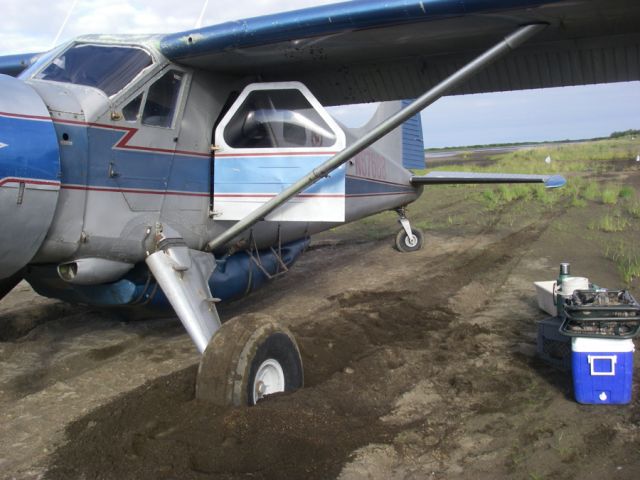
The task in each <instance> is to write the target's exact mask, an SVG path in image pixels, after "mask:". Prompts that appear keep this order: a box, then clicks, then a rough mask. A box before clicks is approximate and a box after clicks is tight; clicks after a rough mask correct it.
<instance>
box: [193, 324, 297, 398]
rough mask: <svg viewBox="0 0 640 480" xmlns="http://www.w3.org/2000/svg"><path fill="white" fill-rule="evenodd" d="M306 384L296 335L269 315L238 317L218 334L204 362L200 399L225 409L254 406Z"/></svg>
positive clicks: (200, 372)
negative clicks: (227, 407)
mask: <svg viewBox="0 0 640 480" xmlns="http://www.w3.org/2000/svg"><path fill="white" fill-rule="evenodd" d="M303 383H304V375H303V370H302V359H301V358H300V351H299V350H298V346H297V345H296V342H295V339H294V338H293V335H292V334H291V332H290V331H289V330H288V329H286V328H284V327H282V326H281V325H279V324H278V323H277V322H275V321H274V320H272V319H271V318H270V317H269V316H267V315H260V314H250V315H242V316H240V317H237V318H234V319H232V320H230V321H228V322H227V323H225V324H223V325H222V327H220V329H219V330H218V331H217V332H216V333H215V334H214V335H213V338H212V339H211V341H210V342H209V345H208V346H207V349H206V350H205V352H204V354H203V356H202V359H201V361H200V367H199V368H198V376H197V380H196V398H198V399H200V400H207V401H210V402H213V403H215V404H217V405H220V406H241V405H255V404H256V403H257V402H258V401H260V400H261V399H262V398H264V397H266V396H267V395H271V394H274V393H279V392H291V391H293V390H297V389H298V388H301V387H302V385H303Z"/></svg>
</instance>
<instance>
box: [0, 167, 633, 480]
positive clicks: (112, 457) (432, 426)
mask: <svg viewBox="0 0 640 480" xmlns="http://www.w3.org/2000/svg"><path fill="white" fill-rule="evenodd" d="M618 175H622V176H623V177H624V180H625V181H629V182H631V183H632V184H635V185H637V184H638V179H639V175H638V172H637V171H627V172H623V173H619V174H618ZM463 191H464V190H456V189H447V190H444V189H438V188H434V189H431V190H430V191H429V192H425V195H424V196H423V199H421V202H422V203H420V204H418V205H416V206H415V207H413V208H412V209H411V210H410V214H411V213H414V214H415V215H414V218H419V219H421V220H422V221H429V222H430V223H431V224H432V225H434V226H433V228H430V229H429V230H428V231H427V233H426V235H425V236H426V246H425V248H424V249H423V250H421V251H419V252H416V253H413V254H402V253H399V252H396V251H395V250H393V248H392V246H391V245H392V236H393V234H394V233H395V229H396V228H397V227H396V226H394V223H395V219H394V217H393V215H388V216H383V217H381V219H379V220H376V221H365V222H361V223H360V224H358V225H355V226H347V227H345V228H341V229H336V230H335V231H331V232H327V233H326V234H324V235H322V236H320V237H318V238H317V239H315V241H314V243H313V245H312V248H311V249H310V251H308V252H307V253H306V254H305V255H304V256H303V257H302V259H301V260H300V261H299V262H298V263H297V264H296V265H295V267H294V268H293V269H292V270H291V272H289V273H288V274H287V275H285V276H283V277H281V278H279V279H277V280H275V281H273V282H272V283H270V284H269V285H268V286H267V287H265V288H264V289H263V290H261V291H259V292H257V293H255V294H254V295H252V296H251V297H249V298H247V299H245V300H242V301H240V302H236V303H235V304H232V305H231V306H229V307H227V308H225V309H224V310H223V311H222V316H223V317H224V318H226V319H228V318H232V317H233V316H235V315H241V314H243V313H247V312H253V311H260V312H265V313H268V314H270V315H272V316H274V317H276V318H278V319H279V320H280V321H282V322H283V323H284V324H286V325H289V326H290V327H291V329H292V331H293V332H294V333H295V335H296V338H297V340H298V343H299V346H300V349H301V352H302V356H303V362H304V365H305V388H304V389H302V390H299V391H297V392H295V393H293V394H289V395H277V396H273V397H270V398H268V399H267V400H265V401H263V402H261V403H260V404H259V405H257V406H256V407H252V408H218V407H213V406H211V405H209V404H207V403H204V402H200V401H197V400H195V399H194V382H195V372H196V365H197V361H198V355H197V353H196V351H195V348H194V347H193V346H192V344H191V342H190V340H189V338H188V337H187V335H186V334H185V333H184V331H183V329H182V327H181V325H180V323H179V322H178V321H177V320H176V319H173V318H168V319H158V320H145V321H135V322H127V321H125V320H123V319H122V318H121V317H119V316H118V315H117V312H116V313H113V312H112V313H104V312H96V311H91V310H89V309H87V308H86V307H79V306H71V305H67V304H63V303H60V302H56V301H53V300H47V299H42V298H39V297H37V296H36V295H35V294H34V293H33V292H32V291H31V290H30V288H29V287H28V286H27V285H24V284H21V285H19V286H18V287H17V288H16V289H15V290H14V291H13V292H12V293H11V294H10V295H9V296H7V297H6V298H5V299H3V300H2V304H0V418H1V422H0V478H3V479H10V478H19V479H27V478H48V479H75V478H78V479H80V478H83V479H178V478H179V479H239V478H256V479H285V478H286V479H298V478H304V479H332V478H337V479H340V480H361V479H423V478H434V479H477V478H492V479H512V478H513V479H528V480H534V479H543V478H553V479H572V478H580V479H599V480H600V479H603V478H609V479H637V478H639V477H640V398H639V397H640V392H639V391H638V390H639V388H638V385H639V381H640V377H639V375H638V373H639V372H638V370H639V369H640V358H638V355H637V354H636V358H635V366H636V368H635V370H636V371H635V383H634V392H633V395H634V396H633V398H634V399H633V403H632V404H630V405H625V406H585V405H579V404H577V403H576V402H575V401H574V400H573V392H572V385H571V377H570V375H569V374H567V373H566V372H562V371H560V370H557V369H554V368H553V367H550V366H548V365H546V364H545V363H544V362H542V361H540V360H539V359H537V357H536V355H535V338H536V322H537V321H538V320H541V319H543V318H545V314H544V313H543V312H541V311H540V310H538V308H537V305H536V301H535V297H534V296H535V292H534V289H533V286H532V282H533V281H536V280H547V279H553V278H555V276H556V275H557V268H558V264H559V262H560V261H569V262H571V263H572V266H573V273H574V274H582V275H585V276H589V277H590V278H591V280H592V281H594V282H596V283H598V284H600V285H605V286H609V287H612V288H613V287H620V286H621V280H620V277H619V274H618V272H617V270H616V268H615V266H614V265H613V263H612V262H611V261H609V260H607V259H606V258H605V256H604V255H603V252H602V244H601V242H600V240H599V239H598V238H596V237H597V235H596V234H595V233H590V232H589V230H588V229H587V228H586V227H585V226H586V225H587V224H588V222H589V220H590V218H591V217H592V216H593V215H594V208H596V207H594V208H581V209H580V208H571V207H569V206H568V205H566V204H563V203H559V204H557V205H555V206H554V207H553V208H542V207H535V206H530V205H524V206H523V205H509V206H507V207H505V208H502V209H500V210H499V211H491V212H485V211H482V210H481V209H476V208H475V207H477V205H474V204H473V203H472V202H469V201H467V202H465V201H463V194H462V193H461V192H463ZM628 234H629V235H631V234H633V235H635V233H628ZM631 291H632V293H633V294H634V295H635V296H636V297H639V296H640V295H639V294H640V291H639V289H638V285H637V284H633V285H631Z"/></svg>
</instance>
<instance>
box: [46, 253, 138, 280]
mask: <svg viewBox="0 0 640 480" xmlns="http://www.w3.org/2000/svg"><path fill="white" fill-rule="evenodd" d="M133 266H134V265H133V264H132V263H125V262H117V261H115V260H105V259H104V258H81V259H79V260H74V261H73V262H66V263H61V264H60V265H58V276H59V277H60V278H61V279H62V280H64V281H65V282H68V283H73V284H74V285H99V284H102V283H109V282H115V281H116V280H120V278H122V277H123V276H124V275H125V274H126V273H127V272H128V271H129V270H131V269H132V268H133Z"/></svg>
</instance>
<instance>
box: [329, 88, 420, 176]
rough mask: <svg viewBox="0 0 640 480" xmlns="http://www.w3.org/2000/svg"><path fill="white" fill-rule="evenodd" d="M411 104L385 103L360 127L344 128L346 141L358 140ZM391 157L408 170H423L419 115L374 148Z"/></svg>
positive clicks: (390, 158) (400, 102) (377, 143)
mask: <svg viewBox="0 0 640 480" xmlns="http://www.w3.org/2000/svg"><path fill="white" fill-rule="evenodd" d="M410 103H411V100H399V101H393V102H382V103H380V105H379V106H378V109H377V110H376V112H375V113H374V114H373V116H372V117H371V119H370V120H369V121H368V122H367V123H366V125H364V126H362V127H359V128H347V127H344V126H342V127H343V129H344V131H345V134H346V136H347V143H351V142H353V141H355V139H356V138H360V137H361V136H362V135H364V134H365V133H367V132H369V131H370V130H371V129H372V128H374V127H375V126H377V125H378V124H380V123H381V122H382V121H384V120H386V119H387V118H389V117H390V116H391V115H394V114H395V113H397V112H398V111H400V110H401V109H402V108H404V107H406V106H407V105H408V104H410ZM369 148H373V149H374V150H377V151H378V152H379V153H380V154H382V155H383V156H384V157H385V158H387V159H388V160H391V161H393V162H394V163H397V164H399V165H402V166H403V167H404V168H406V169H422V168H424V167H425V164H424V141H423V138H422V121H421V119H420V114H417V115H415V116H413V117H411V118H410V119H409V120H407V121H406V122H404V123H403V124H402V126H401V127H399V128H397V129H395V130H394V131H393V132H391V133H389V134H388V135H386V136H385V137H383V138H381V139H380V140H378V141H377V142H376V143H374V144H373V145H372V146H371V147H369Z"/></svg>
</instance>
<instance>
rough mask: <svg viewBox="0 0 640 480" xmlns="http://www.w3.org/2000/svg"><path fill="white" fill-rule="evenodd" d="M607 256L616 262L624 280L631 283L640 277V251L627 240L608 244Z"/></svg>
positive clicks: (628, 283)
mask: <svg viewBox="0 0 640 480" xmlns="http://www.w3.org/2000/svg"><path fill="white" fill-rule="evenodd" d="M605 256H606V257H607V258H608V259H610V260H612V261H613V262H614V263H615V264H616V268H617V269H618V272H619V273H620V276H621V277H622V280H623V281H624V282H625V283H626V284H627V285H630V284H631V282H632V281H633V280H634V279H636V278H640V253H639V252H638V251H637V249H635V248H633V247H631V246H630V245H628V244H627V243H625V242H622V241H620V242H617V243H615V244H612V245H607V248H606V250H605Z"/></svg>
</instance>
